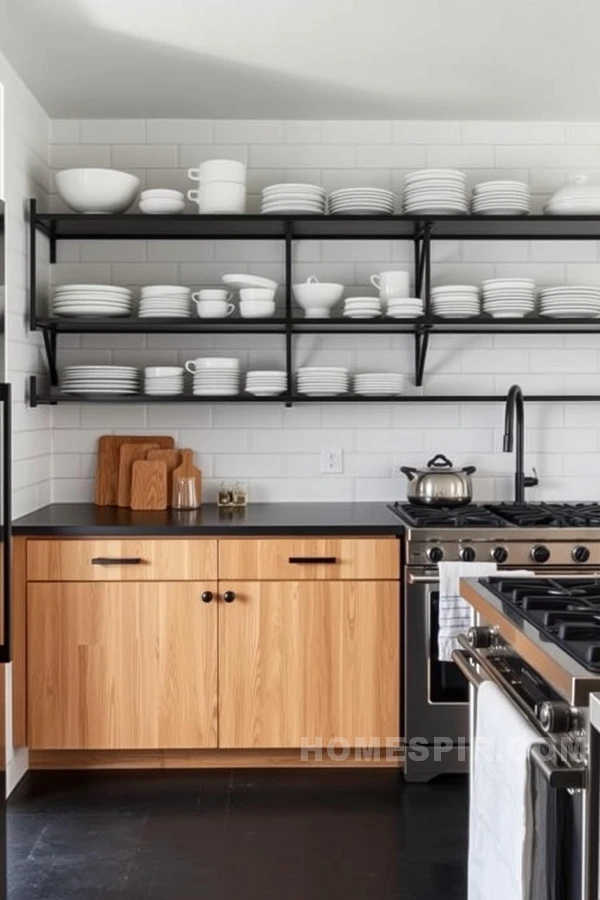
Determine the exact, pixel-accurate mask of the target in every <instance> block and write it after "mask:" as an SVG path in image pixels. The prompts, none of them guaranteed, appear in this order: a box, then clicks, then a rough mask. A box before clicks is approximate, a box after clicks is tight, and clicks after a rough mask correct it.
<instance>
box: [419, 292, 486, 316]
mask: <svg viewBox="0 0 600 900" xmlns="http://www.w3.org/2000/svg"><path fill="white" fill-rule="evenodd" d="M431 307H432V310H433V314H434V315H435V316H441V318H443V319H469V318H471V316H478V315H479V313H480V312H481V304H480V301H479V288H478V287H475V285H472V284H446V285H444V286H443V287H436V288H432V289H431Z"/></svg>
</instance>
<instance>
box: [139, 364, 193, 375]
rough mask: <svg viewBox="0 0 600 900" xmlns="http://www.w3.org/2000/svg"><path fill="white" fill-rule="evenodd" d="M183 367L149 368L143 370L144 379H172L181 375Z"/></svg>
mask: <svg viewBox="0 0 600 900" xmlns="http://www.w3.org/2000/svg"><path fill="white" fill-rule="evenodd" d="M183 372H184V369H183V366H149V367H148V368H146V369H144V375H145V376H146V378H173V377H175V376H176V375H183Z"/></svg>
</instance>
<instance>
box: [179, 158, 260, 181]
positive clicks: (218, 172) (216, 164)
mask: <svg viewBox="0 0 600 900" xmlns="http://www.w3.org/2000/svg"><path fill="white" fill-rule="evenodd" d="M188 177H189V178H191V179H192V181H200V182H202V183H207V182H210V181H237V183H238V184H246V164H245V163H243V162H238V160H237V159H207V160H206V161H205V162H203V163H200V165H199V166H198V167H197V168H196V169H188Z"/></svg>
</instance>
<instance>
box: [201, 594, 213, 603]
mask: <svg viewBox="0 0 600 900" xmlns="http://www.w3.org/2000/svg"><path fill="white" fill-rule="evenodd" d="M212 599H213V592H212V591H204V593H203V594H202V602H203V603H211V602H212Z"/></svg>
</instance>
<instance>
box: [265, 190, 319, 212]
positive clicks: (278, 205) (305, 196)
mask: <svg viewBox="0 0 600 900" xmlns="http://www.w3.org/2000/svg"><path fill="white" fill-rule="evenodd" d="M325 207H326V193H325V191H324V189H323V188H322V187H319V185H318V184H270V185H269V186H268V187H266V188H263V189H262V191H261V207H260V211H261V213H280V214H281V213H300V214H302V213H305V214H307V215H310V214H311V213H312V214H315V215H320V216H321V215H323V214H324V212H325Z"/></svg>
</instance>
